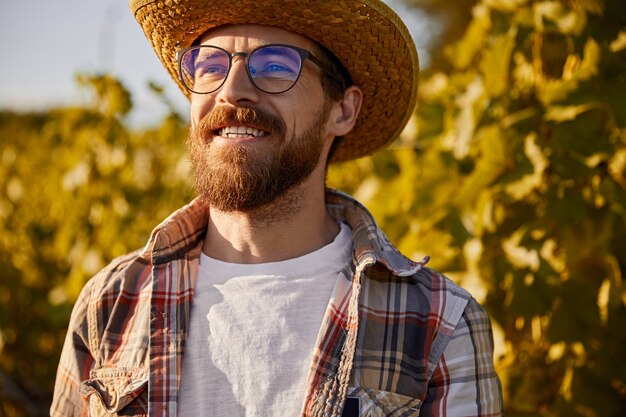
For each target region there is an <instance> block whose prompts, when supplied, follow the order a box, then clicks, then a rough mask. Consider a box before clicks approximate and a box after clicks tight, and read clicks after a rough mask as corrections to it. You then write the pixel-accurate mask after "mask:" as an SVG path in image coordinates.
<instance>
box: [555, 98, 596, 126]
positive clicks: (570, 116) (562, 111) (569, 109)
mask: <svg viewBox="0 0 626 417" xmlns="http://www.w3.org/2000/svg"><path fill="white" fill-rule="evenodd" d="M596 106H597V104H595V103H587V104H581V105H578V106H550V107H548V109H547V111H546V114H545V115H544V119H545V120H548V121H551V122H558V123H560V122H567V121H570V120H574V119H576V117H578V115H579V114H582V113H585V112H586V111H588V110H590V109H592V108H593V107H596Z"/></svg>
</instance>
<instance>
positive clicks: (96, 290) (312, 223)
mask: <svg viewBox="0 0 626 417" xmlns="http://www.w3.org/2000/svg"><path fill="white" fill-rule="evenodd" d="M130 8H131V10H132V11H133V13H134V15H135V17H136V19H137V21H138V22H139V23H140V25H141V27H142V29H143V30H144V32H145V33H146V36H147V37H148V38H149V40H150V41H151V43H152V46H153V47H154V49H155V51H156V53H157V55H158V56H159V58H160V59H161V61H162V62H163V64H164V65H165V67H166V69H167V70H168V71H169V72H170V74H171V75H172V77H173V78H174V80H175V81H176V82H177V83H178V85H179V86H180V88H181V89H182V90H183V92H184V93H185V94H187V96H188V97H189V99H190V103H191V108H190V115H191V129H190V135H189V139H188V142H187V143H188V149H189V155H190V159H191V161H192V168H193V175H194V180H195V186H196V189H197V192H198V194H199V197H198V198H197V199H196V200H194V201H193V202H191V203H190V204H189V205H187V206H185V207H183V208H181V209H180V210H178V211H176V212H175V213H173V214H172V215H171V216H170V217H169V218H168V219H166V220H165V221H164V222H163V223H161V225H159V226H158V227H157V228H156V229H155V230H154V232H153V233H152V236H151V238H150V240H149V242H148V244H147V245H146V247H145V248H144V249H142V250H139V251H137V252H134V253H131V254H128V255H126V256H123V257H121V258H119V259H116V260H114V261H113V262H112V263H111V264H110V265H109V266H108V267H106V268H105V269H104V270H103V271H101V272H100V273H99V274H97V275H96V276H95V277H94V278H93V279H91V280H90V281H89V282H88V283H87V284H86V286H85V288H84V289H83V291H82V293H81V296H80V298H79V300H78V301H77V303H76V306H75V308H74V311H73V314H72V318H71V323H70V326H69V331H68V336H67V339H66V344H65V346H64V350H63V354H62V357H61V363H60V365H59V370H58V376H57V384H56V387H55V396H54V402H53V404H52V410H51V414H52V415H53V416H84V415H91V416H111V415H126V416H128V415H133V416H143V415H150V416H199V415H200V416H208V415H217V416H296V415H303V416H419V415H422V416H483V417H487V416H500V415H502V401H501V394H500V386H499V381H498V377H497V375H496V373H495V371H494V367H493V358H492V357H493V346H492V344H493V343H492V335H491V327H490V323H489V319H488V317H487V315H486V313H485V312H484V310H483V309H482V308H481V307H480V306H479V305H478V303H477V302H476V301H475V300H474V299H473V298H472V297H471V295H470V294H468V293H467V292H466V291H465V290H463V289H461V288H459V287H458V286H457V285H455V284H454V283H452V282H451V281H450V280H448V279H447V278H445V277H443V276H442V275H441V274H439V273H437V272H435V271H433V270H431V269H428V268H426V267H425V265H424V264H425V263H426V260H424V261H420V262H414V261H412V260H409V259H408V258H406V257H404V256H403V255H402V254H400V253H399V252H398V251H397V250H396V249H395V248H394V247H393V246H392V245H391V243H390V242H389V241H388V239H387V238H386V237H385V235H384V234H383V232H382V231H381V230H380V229H379V228H378V227H377V226H376V223H375V222H374V220H373V219H372V217H371V215H370V214H369V213H368V212H367V210H366V209H365V208H364V207H363V206H362V205H361V204H359V203H358V202H357V201H355V200H353V199H352V198H351V197H349V196H346V195H344V194H342V193H341V192H339V191H334V190H328V189H326V188H325V175H326V168H327V164H328V163H329V162H338V161H345V160H348V159H353V158H358V157H360V156H364V155H368V154H371V153H372V152H374V151H376V150H377V149H380V148H382V147H383V146H385V145H386V144H388V143H389V142H390V141H392V140H393V139H394V137H395V136H396V135H397V134H398V133H399V132H400V131H401V129H402V128H403V126H404V125H405V123H406V121H407V120H408V118H409V116H410V114H411V112H412V111H413V107H414V104H415V99H416V90H417V74H418V60H417V53H416V51H415V46H414V44H413V42H412V40H411V38H410V36H409V34H408V31H407V29H406V27H405V26H404V25H403V24H402V22H401V20H400V19H399V17H398V16H396V15H395V14H394V13H393V12H392V11H391V10H390V9H389V8H388V7H386V6H385V5H384V4H383V3H381V2H379V1H377V0H363V1H354V0H347V1H340V2H336V1H326V0H323V1H314V2H310V1H301V0H282V1H280V2H279V1H276V0H261V1H251V0H241V1H236V2H233V1H224V0H177V1H172V0H131V1H130Z"/></svg>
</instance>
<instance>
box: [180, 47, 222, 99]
mask: <svg viewBox="0 0 626 417" xmlns="http://www.w3.org/2000/svg"><path fill="white" fill-rule="evenodd" d="M229 65H230V60H229V57H228V54H227V53H226V52H225V51H223V50H221V49H219V48H215V47H212V46H198V47H195V48H192V49H190V50H188V51H187V52H185V54H184V55H183V56H182V58H181V76H182V79H183V82H184V83H185V85H186V86H187V88H189V89H190V90H191V91H193V92H196V93H210V92H213V91H215V90H217V89H218V88H220V86H221V85H222V83H223V82H224V80H225V79H226V76H227V75H228V66H229Z"/></svg>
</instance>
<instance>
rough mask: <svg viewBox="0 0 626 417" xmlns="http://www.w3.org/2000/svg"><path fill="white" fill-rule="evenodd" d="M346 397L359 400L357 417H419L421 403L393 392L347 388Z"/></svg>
mask: <svg viewBox="0 0 626 417" xmlns="http://www.w3.org/2000/svg"><path fill="white" fill-rule="evenodd" d="M348 397H350V398H358V399H359V403H360V404H359V409H360V411H359V417H386V416H398V417H400V416H401V417H419V415H420V408H421V407H422V401H421V400H419V399H417V398H412V397H407V396H406V395H400V394H396V393H395V392H389V391H380V390H375V389H370V388H357V387H349V388H348Z"/></svg>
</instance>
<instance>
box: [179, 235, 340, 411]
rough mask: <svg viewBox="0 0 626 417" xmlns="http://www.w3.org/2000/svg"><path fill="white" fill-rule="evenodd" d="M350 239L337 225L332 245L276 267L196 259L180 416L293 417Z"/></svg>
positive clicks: (206, 257) (273, 265) (278, 264)
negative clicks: (196, 277) (196, 275)
mask: <svg viewBox="0 0 626 417" xmlns="http://www.w3.org/2000/svg"><path fill="white" fill-rule="evenodd" d="M351 235H352V232H351V230H350V228H349V227H348V226H346V225H345V224H342V225H341V231H340V232H339V234H338V235H337V237H336V238H335V240H334V241H333V242H332V243H330V244H328V245H326V246H324V247H323V248H321V249H318V250H316V251H315V252H312V253H309V254H307V255H304V256H301V257H299V258H294V259H289V260H286V261H283V262H272V263H266V264H231V263H227V262H222V261H218V260H215V259H211V258H209V257H208V256H206V255H204V254H203V255H202V257H201V259H200V270H199V275H198V280H197V284H196V293H195V295H194V299H193V305H192V309H191V322H190V329H189V335H188V337H187V343H186V348H185V354H184V356H183V369H182V374H181V383H180V398H179V402H178V412H179V416H181V417H199V416H209V415H215V416H229V417H237V416H247V417H252V416H254V417H261V416H268V417H269V416H272V417H275V416H286V417H289V416H297V415H300V413H301V411H302V405H303V402H304V396H305V389H306V379H307V376H308V372H309V368H310V365H311V360H312V353H313V349H314V347H315V341H316V339H317V334H318V331H319V328H320V325H321V323H322V318H323V316H324V312H325V310H326V307H327V305H328V301H329V299H330V296H331V294H332V291H333V288H334V286H335V283H336V282H337V279H338V278H340V277H347V276H349V274H350V272H349V271H350V268H349V265H350V258H351V256H352V238H351ZM342 279H343V278H342Z"/></svg>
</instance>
